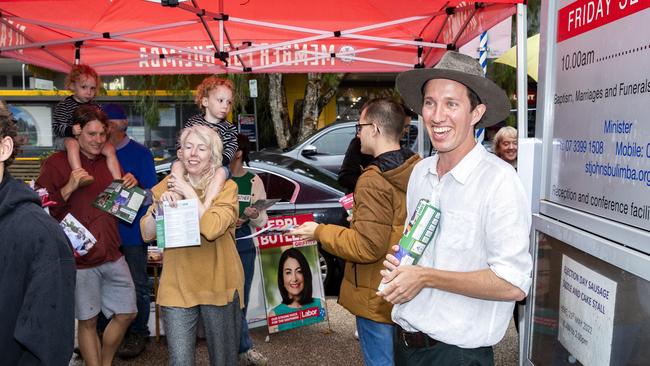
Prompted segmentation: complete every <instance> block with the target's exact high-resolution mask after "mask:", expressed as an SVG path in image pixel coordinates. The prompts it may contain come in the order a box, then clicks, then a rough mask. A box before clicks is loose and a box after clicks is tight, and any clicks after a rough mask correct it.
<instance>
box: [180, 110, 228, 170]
mask: <svg viewBox="0 0 650 366" xmlns="http://www.w3.org/2000/svg"><path fill="white" fill-rule="evenodd" d="M192 126H206V127H210V128H211V129H213V130H215V131H217V133H218V134H219V137H220V138H221V142H222V143H223V161H222V163H221V164H222V165H224V166H226V165H228V164H230V162H231V161H232V160H233V159H234V158H235V153H236V152H237V128H236V127H235V126H233V125H232V124H231V123H230V122H228V121H226V120H222V121H219V123H216V124H215V123H210V122H208V121H207V120H206V119H205V116H204V115H203V114H195V115H194V116H192V117H190V118H189V119H188V120H187V121H185V124H184V125H183V128H187V127H192ZM177 148H180V143H179V146H177Z"/></svg>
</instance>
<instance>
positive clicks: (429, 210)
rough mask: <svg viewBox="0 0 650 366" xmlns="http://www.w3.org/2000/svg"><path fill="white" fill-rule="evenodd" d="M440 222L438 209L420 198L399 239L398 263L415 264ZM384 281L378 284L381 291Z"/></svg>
mask: <svg viewBox="0 0 650 366" xmlns="http://www.w3.org/2000/svg"><path fill="white" fill-rule="evenodd" d="M439 222H440V210H438V209H437V208H436V207H434V206H433V205H432V204H431V203H429V201H428V200H425V199H421V200H420V201H419V202H418V204H417V206H416V207H415V211H414V212H413V215H412V216H411V219H410V220H409V222H408V225H406V227H405V228H404V234H403V235H402V238H401V239H400V241H399V251H397V253H395V257H396V258H397V259H398V260H399V264H400V265H402V264H417V263H418V261H419V260H420V257H421V256H422V253H424V250H425V249H426V248H427V246H428V245H429V243H431V241H432V239H433V235H434V234H435V233H436V229H437V228H438V223H439ZM385 285H386V284H385V283H380V284H379V291H381V290H382V289H383V288H384V286H385Z"/></svg>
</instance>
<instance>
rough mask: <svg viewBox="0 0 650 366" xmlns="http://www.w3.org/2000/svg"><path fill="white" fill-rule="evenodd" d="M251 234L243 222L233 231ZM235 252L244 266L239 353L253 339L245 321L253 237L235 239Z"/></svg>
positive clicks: (252, 270)
mask: <svg viewBox="0 0 650 366" xmlns="http://www.w3.org/2000/svg"><path fill="white" fill-rule="evenodd" d="M250 234H251V228H250V226H248V225H246V224H244V225H242V226H241V227H240V228H239V229H237V230H236V232H235V237H236V238H239V237H242V236H247V235H250ZM237 252H238V253H239V258H240V259H241V264H242V267H244V309H242V313H241V314H242V315H241V316H242V324H241V339H240V340H239V353H244V352H246V351H248V350H249V349H251V348H253V340H252V339H251V336H250V335H249V334H248V322H247V321H246V310H247V309H248V299H249V298H250V293H251V283H252V282H253V274H255V256H256V252H255V244H254V243H253V239H244V240H237Z"/></svg>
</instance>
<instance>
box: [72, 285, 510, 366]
mask: <svg viewBox="0 0 650 366" xmlns="http://www.w3.org/2000/svg"><path fill="white" fill-rule="evenodd" d="M327 307H328V310H329V323H328V322H323V323H320V324H317V325H313V326H308V327H302V328H297V329H293V330H289V331H285V332H280V333H276V334H272V335H270V336H269V335H268V331H267V329H266V327H261V328H256V329H252V330H251V336H252V338H253V341H254V343H255V348H256V349H257V350H258V351H260V352H261V353H262V354H264V355H265V356H266V357H267V358H268V360H269V365H271V366H273V365H283V366H288V365H337V366H338V365H363V356H362V355H361V350H360V349H359V342H358V341H357V340H356V339H355V338H354V329H355V322H354V316H352V315H351V314H350V313H349V312H348V311H347V310H345V309H344V308H343V307H341V306H340V305H338V304H337V303H336V298H333V297H332V298H328V299H327ZM267 336H268V342H267ZM517 347H518V340H517V333H516V331H515V328H514V323H512V322H511V323H510V327H509V328H508V331H507V333H506V335H505V337H504V339H503V340H502V341H501V342H500V343H499V344H497V345H496V346H495V347H494V357H495V365H497V366H514V365H517V358H518V354H519V351H518V348H517ZM166 364H167V348H166V346H165V340H164V337H162V338H161V340H160V342H156V340H155V338H151V341H150V342H149V344H148V345H147V349H146V351H145V352H144V353H142V354H141V355H140V356H138V357H137V358H135V359H132V360H126V361H125V360H120V359H119V358H116V359H115V362H114V365H125V366H126V365H131V366H136V365H166ZM196 364H197V365H208V364H209V362H208V350H207V347H206V345H205V342H203V341H202V340H199V341H198V342H197V347H196ZM73 365H74V366H77V365H83V362H82V361H80V360H79V359H78V358H76V357H73V359H72V360H71V361H70V366H73Z"/></svg>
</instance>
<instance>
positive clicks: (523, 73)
mask: <svg viewBox="0 0 650 366" xmlns="http://www.w3.org/2000/svg"><path fill="white" fill-rule="evenodd" d="M526 17H527V15H526V5H524V4H517V131H519V132H518V134H519V138H520V139H523V138H527V137H528V70H527V69H526V67H527V56H526V55H527V53H526V52H527V50H526V48H527V42H526V41H527V36H528V24H527V23H528V20H527V18H526Z"/></svg>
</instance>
